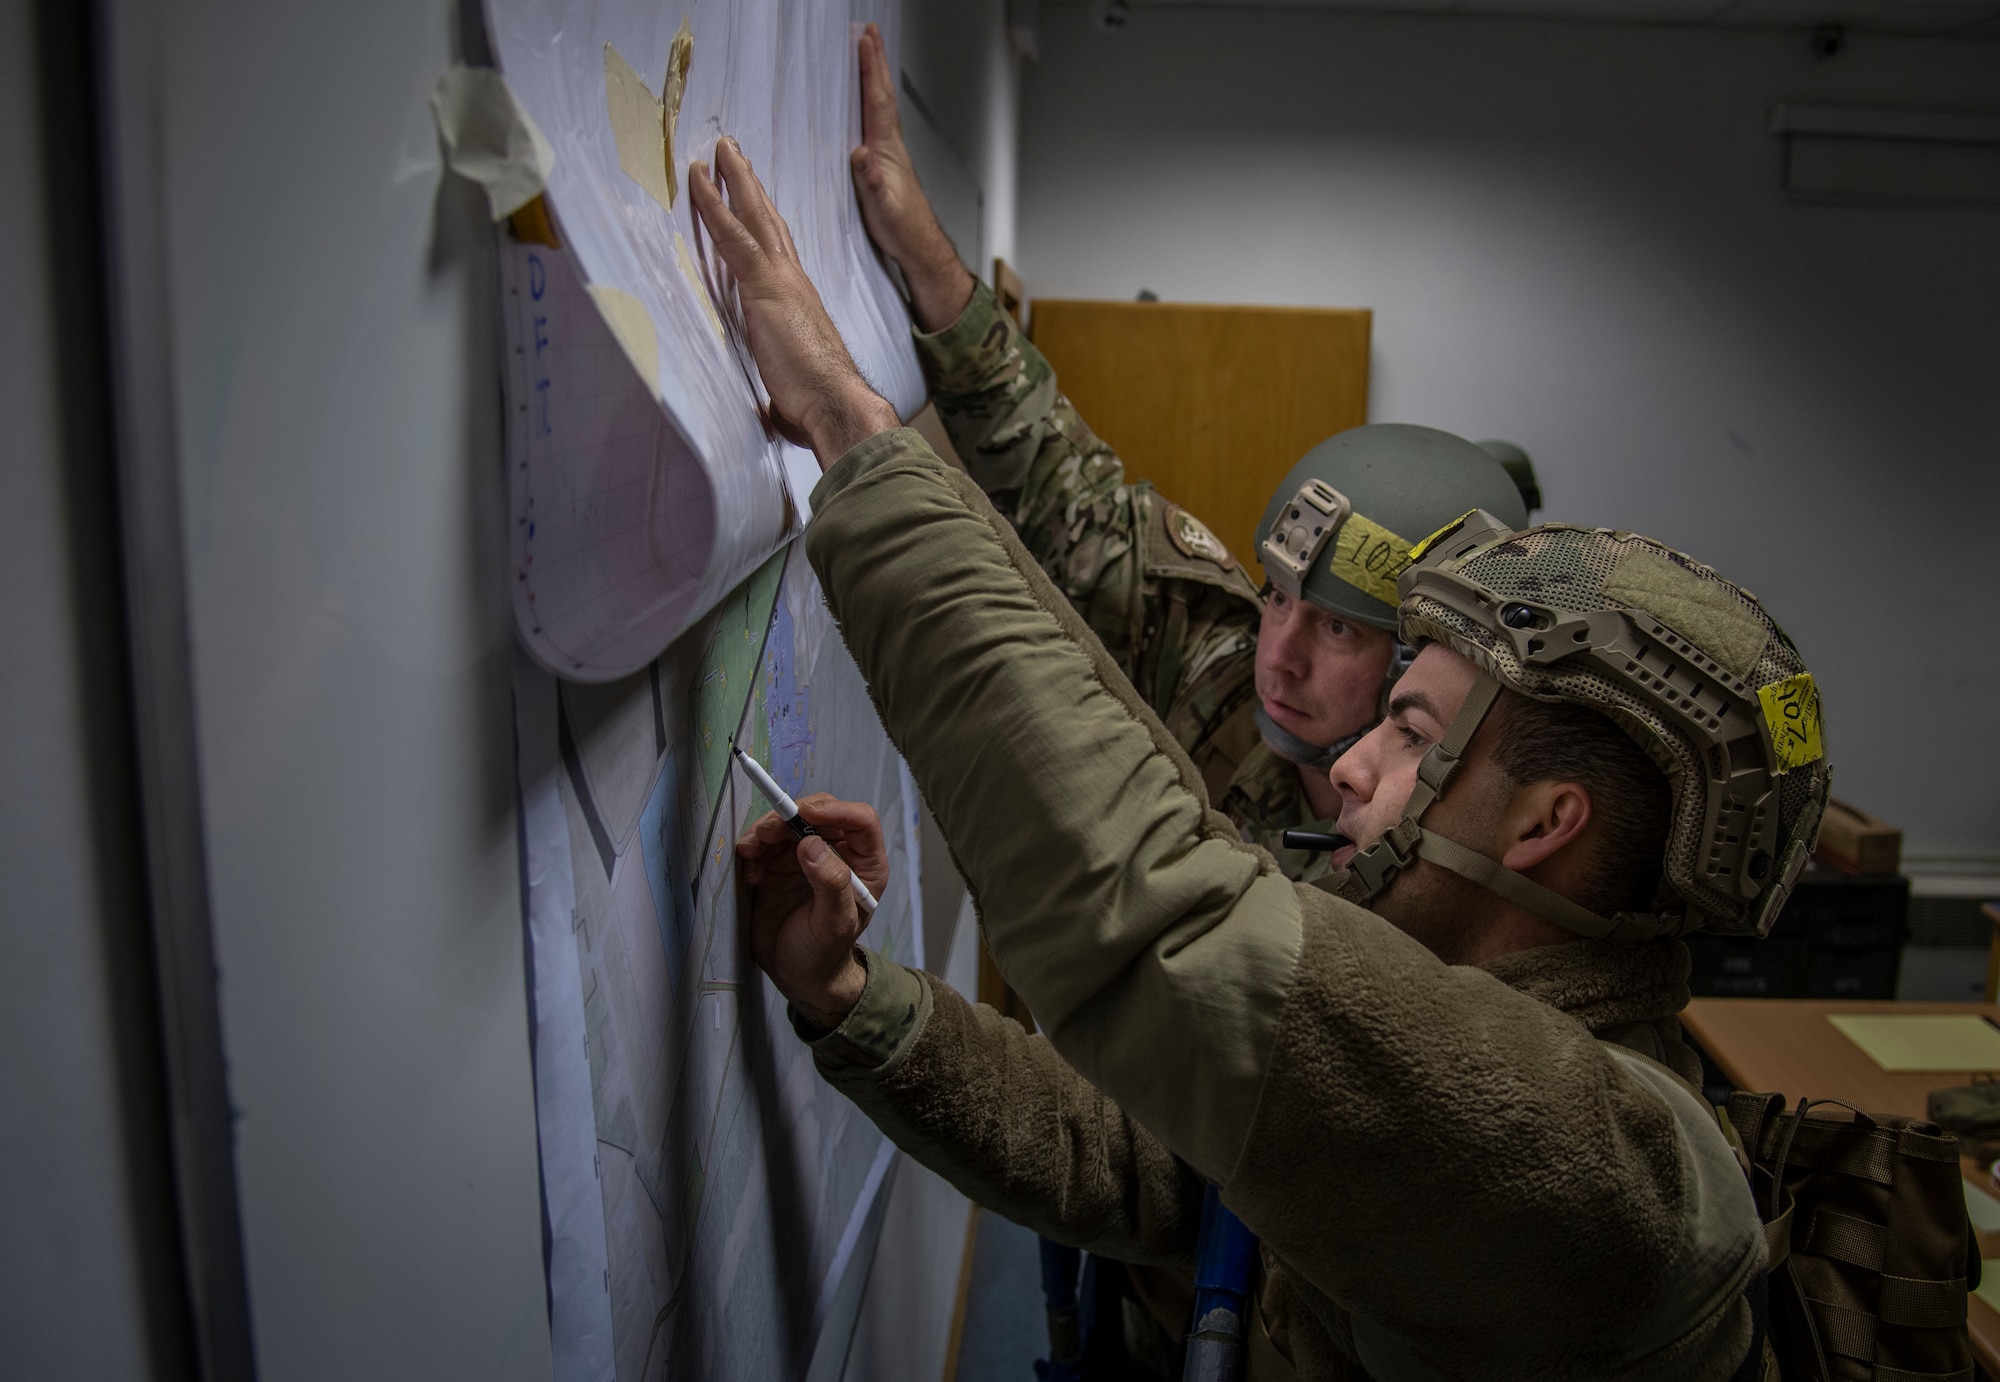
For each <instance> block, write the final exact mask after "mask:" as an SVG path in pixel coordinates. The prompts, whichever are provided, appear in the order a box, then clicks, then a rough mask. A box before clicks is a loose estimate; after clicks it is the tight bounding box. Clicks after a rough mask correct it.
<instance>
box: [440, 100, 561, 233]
mask: <svg viewBox="0 0 2000 1382" xmlns="http://www.w3.org/2000/svg"><path fill="white" fill-rule="evenodd" d="M431 118H432V119H434V120H436V121H437V127H438V138H440V139H441V140H443V141H444V158H445V162H446V164H448V165H449V166H450V168H451V170H452V171H453V172H454V173H457V174H458V175H459V176H460V177H462V178H465V179H467V180H468V181H471V182H476V183H478V184H479V185H480V186H481V187H482V188H484V189H485V191H486V207H487V210H488V212H490V213H491V215H492V217H493V219H494V220H496V221H501V220H505V219H506V218H507V217H508V216H510V215H512V214H513V213H514V212H516V211H519V210H520V209H521V208H522V207H524V206H526V205H527V204H528V203H529V202H531V201H533V200H534V199H535V198H536V197H539V196H540V195H541V194H542V189H543V188H545V187H547V186H548V181H549V170H550V169H551V168H553V167H555V164H556V152H555V150H554V149H553V148H551V147H550V146H549V141H548V140H547V139H546V138H544V137H543V135H542V132H541V130H540V129H539V128H538V127H537V126H536V125H535V121H534V118H533V117H532V116H530V115H529V114H528V112H527V110H526V108H524V107H523V106H522V105H521V103H520V102H519V101H517V100H515V99H514V93H513V92H512V91H511V90H509V89H508V87H507V82H506V79H505V78H503V77H502V76H501V75H500V74H499V73H498V72H496V71H494V70H493V69H492V68H490V67H449V68H446V69H445V74H444V75H443V76H442V77H439V78H438V84H437V86H436V87H435V88H434V89H433V90H432V91H431Z"/></svg>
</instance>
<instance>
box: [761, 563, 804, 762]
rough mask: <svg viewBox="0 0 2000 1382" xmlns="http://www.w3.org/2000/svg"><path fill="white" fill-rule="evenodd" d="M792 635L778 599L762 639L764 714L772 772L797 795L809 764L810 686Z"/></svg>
mask: <svg viewBox="0 0 2000 1382" xmlns="http://www.w3.org/2000/svg"><path fill="white" fill-rule="evenodd" d="M792 637H793V629H792V612H791V610H790V609H788V608H786V605H785V602H784V601H783V600H782V599H781V600H779V601H778V604H777V607H776V608H775V609H773V610H772V611H771V636H770V637H769V638H768V639H767V640H765V643H764V714H765V717H766V718H767V719H768V720H769V722H770V735H771V737H770V744H771V748H770V754H771V759H770V764H769V766H770V769H771V776H772V777H774V778H776V779H777V781H778V785H779V786H780V787H783V788H784V789H785V790H786V791H787V792H790V793H792V794H793V795H794V796H796V795H798V794H800V793H802V792H804V791H805V786H806V774H807V773H808V771H810V769H811V767H812V750H813V729H812V705H811V699H810V697H811V692H812V688H811V687H810V686H801V685H800V684H799V678H798V672H797V669H796V665H795V661H794V654H793V650H792Z"/></svg>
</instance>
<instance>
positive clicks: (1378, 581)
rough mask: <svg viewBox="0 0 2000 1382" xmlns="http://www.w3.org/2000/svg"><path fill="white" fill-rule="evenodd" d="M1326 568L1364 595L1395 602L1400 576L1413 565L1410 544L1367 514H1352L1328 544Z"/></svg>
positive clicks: (1382, 600) (1387, 603) (1389, 603)
mask: <svg viewBox="0 0 2000 1382" xmlns="http://www.w3.org/2000/svg"><path fill="white" fill-rule="evenodd" d="M1326 546H1327V555H1326V558H1325V561H1326V568H1325V569H1326V570H1327V571H1328V572H1330V573H1331V574H1332V575H1334V576H1336V577H1338V578H1339V579H1341V580H1343V581H1346V582H1347V583H1348V584H1349V585H1351V586H1353V587H1354V588H1355V589H1356V590H1359V591H1361V592H1362V593H1363V594H1367V595H1373V596H1374V597H1375V598H1376V599H1378V600H1380V601H1381V602H1382V603H1383V604H1385V605H1394V604H1395V603H1396V602H1397V600H1398V598H1399V597H1398V596H1397V594H1396V578H1397V577H1398V576H1400V575H1402V574H1403V572H1404V571H1405V570H1407V569H1408V568H1409V565H1410V544H1409V540H1408V539H1406V538H1402V537H1398V536H1397V535H1396V534H1394V533H1392V532H1390V531H1389V530H1388V529H1387V528H1385V527H1383V526H1382V525H1381V524H1380V523H1377V522H1376V521H1375V520H1374V519H1372V518H1370V517H1368V515H1366V514H1361V513H1351V514H1349V515H1348V516H1347V521H1346V522H1345V523H1343V524H1341V525H1340V531H1339V532H1337V533H1335V534H1334V535H1333V539H1332V540H1331V541H1330V542H1328V543H1327V545H1326Z"/></svg>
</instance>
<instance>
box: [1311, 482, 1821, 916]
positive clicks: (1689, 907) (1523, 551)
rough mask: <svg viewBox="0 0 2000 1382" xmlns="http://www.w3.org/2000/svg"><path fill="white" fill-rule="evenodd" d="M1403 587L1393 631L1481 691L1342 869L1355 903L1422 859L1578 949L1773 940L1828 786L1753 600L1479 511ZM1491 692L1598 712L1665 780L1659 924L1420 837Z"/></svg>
mask: <svg viewBox="0 0 2000 1382" xmlns="http://www.w3.org/2000/svg"><path fill="white" fill-rule="evenodd" d="M1411 555H1412V561H1411V565H1410V567H1409V569H1408V570H1406V571H1405V572H1404V573H1403V576H1402V578H1401V580H1400V581H1399V582H1398V588H1399V592H1400V594H1401V595H1402V606H1401V610H1400V614H1401V631H1402V636H1403V638H1404V640H1405V641H1406V642H1409V643H1411V644H1417V643H1423V642H1431V641H1436V642H1440V643H1443V644H1445V645H1446V646H1448V647H1450V648H1452V649H1453V650H1454V651H1456V652H1459V653H1462V654H1463V655H1464V656H1466V657H1467V658H1469V659H1471V661H1472V662H1473V664H1474V665H1475V666H1477V667H1478V668H1479V669H1480V673H1481V675H1480V677H1479V680H1478V682H1476V683H1475V685H1474V687H1473V689H1472V691H1471V692H1470V693H1469V694H1468V695H1467V697H1466V700H1465V705H1464V707H1463V708H1462V709H1461V710H1460V711H1459V712H1458V715H1457V716H1456V717H1455V718H1454V719H1453V721H1452V724H1451V727H1450V729H1449V730H1448V732H1447V733H1446V735H1445V737H1444V740H1443V741H1442V742H1440V743H1438V744H1435V745H1433V746H1432V747H1431V749H1430V751H1429V752H1428V753H1427V754H1425V756H1424V759H1423V762H1422V763H1421V764H1420V765H1419V767H1418V769H1417V786H1416V788H1415V789H1414V791H1413V792H1412V793H1411V796H1410V801H1409V805H1408V806H1407V807H1405V808H1404V815H1403V819H1402V820H1401V821H1400V822H1399V823H1398V824H1397V825H1396V827H1395V828H1394V829H1393V830H1391V831H1390V832H1389V833H1388V834H1387V835H1386V836H1384V838H1383V839H1382V840H1380V841H1378V842H1377V843H1376V844H1374V845H1372V846H1370V847H1369V848H1368V849H1366V850H1363V851H1361V852H1360V853H1359V854H1358V855H1356V856H1355V858H1354V860H1353V861H1352V862H1351V863H1350V864H1349V865H1348V876H1347V878H1346V879H1345V880H1344V881H1343V883H1342V885H1341V887H1340V892H1341V895H1342V896H1345V897H1348V898H1350V899H1351V900H1354V901H1357V902H1365V901H1366V900H1368V899H1369V898H1372V897H1374V896H1376V895H1377V894H1379V893H1381V892H1382V891H1383V890H1384V889H1385V888H1387V887H1388V886H1389V884H1390V882H1391V881H1392V880H1393V879H1394V878H1395V876H1396V874H1397V873H1398V872H1399V871H1400V870H1401V869H1403V868H1406V867H1408V866H1409V864H1410V863H1411V862H1412V861H1413V860H1414V859H1417V858H1420V857H1421V858H1424V859H1428V860H1430V861H1431V862H1432V863H1435V864H1437V865H1439V866H1440V867H1443V868H1447V869H1450V870H1451V871H1452V872H1454V873H1457V874H1460V875H1462V876H1464V877H1467V878H1470V879H1471V880H1472V881H1473V882H1475V883H1478V884H1480V885H1481V886H1482V887H1485V888H1487V889H1489V890H1491V891H1492V892H1495V893H1497V894H1499V895H1500V896H1502V897H1504V898H1506V899H1508V900H1509V901H1511V902H1514V903H1516V904H1517V905H1519V906H1521V907H1523V908H1525V909H1527V910H1528V911H1530V912H1533V913H1535V914H1536V915H1538V916H1540V917H1542V918H1544V919H1545V920H1548V921H1551V922H1554V923H1555V924H1557V925H1559V926H1562V927H1565V928H1567V929H1569V930H1571V931H1575V932H1577V933H1579V934H1581V935H1585V936H1594V937H1609V938H1612V939H1620V940H1625V939H1629V940H1643V939H1646V938H1649V937H1652V936H1657V935H1682V934H1685V933H1687V932H1690V931H1695V930H1701V929H1707V930H1710V931H1715V932H1720V933H1722V934H1725V935H1747V936H1763V935H1767V934H1769V932H1770V929H1771V926H1772V923H1774V922H1775V921H1776V920H1777V918H1778V912H1779V910H1780V909H1781V908H1782V907H1783V906H1784V903H1785V898H1786V896H1787V895H1788V894H1789V893H1790V891H1791V889H1792V885H1793V883H1794V882H1796V881H1797V879H1798V875H1799V870H1800V869H1801V868H1802V867H1804V865H1805V862H1806V856H1807V855H1808V854H1809V853H1810V852H1811V849H1812V841H1813V837H1814V836H1815V835H1816V834H1817V833H1818V832H1819V821H1820V815H1821V813H1822V812H1823V811H1824V810H1825V808H1826V800H1827V790H1828V786H1829V783H1830V779H1831V770H1830V768H1829V766H1828V763H1827V759H1826V750H1825V731H1824V730H1823V729H1822V727H1821V725H1820V714H1819V692H1818V691H1817V689H1816V688H1815V687H1814V685H1813V679H1812V674H1811V673H1810V672H1808V671H1807V670H1806V667H1805V663H1804V662H1803V661H1802V660H1801V659H1800V657H1799V652H1798V649H1797V648H1795V647H1793V646H1792V641H1791V639H1789V638H1787V637H1786V636H1785V631H1784V630H1783V629H1781V628H1779V627H1778V626H1777V624H1776V623H1775V622H1774V621H1773V620H1772V619H1771V617H1770V615H1768V614H1766V613H1765V612H1764V609H1763V606H1761V605H1760V604H1758V603H1757V600H1756V597H1754V596H1752V595H1751V594H1750V593H1749V592H1748V591H1746V590H1743V589H1741V588H1740V587H1738V586H1735V585H1732V584H1730V583H1729V582H1728V581H1726V580H1724V579H1723V578H1722V577H1721V576H1719V575H1717V574H1716V573H1715V572H1714V571H1713V570H1711V569H1710V568H1708V567H1706V566H1703V565H1701V564H1700V563H1699V562H1696V561H1694V560H1692V559H1691V558H1689V557H1686V556H1683V555H1682V554H1681V553H1679V552H1675V551H1673V550H1671V549H1669V548H1667V547H1663V546H1661V545H1660V544H1659V543H1657V542H1654V541H1653V540H1651V539H1650V538H1644V537H1640V536H1638V535H1637V534H1634V533H1626V532H1613V531H1611V530H1610V529H1607V528H1574V527H1570V526H1568V525H1567V524H1561V523H1548V524H1544V525H1542V526H1541V527H1538V528H1531V529H1528V530H1527V531H1525V532H1518V533H1517V532H1514V531H1512V530H1510V529H1509V528H1508V527H1507V526H1506V525H1505V524H1503V523H1501V522H1500V521H1499V520H1498V519H1495V518H1494V517H1493V516H1492V515H1491V514H1488V513H1484V512H1478V511H1475V512H1473V513H1470V514H1467V515H1466V516H1465V517H1464V518H1462V519H1460V520H1458V521H1457V522H1456V523H1453V524H1449V525H1447V526H1446V527H1445V528H1444V529H1442V530H1441V531H1439V532H1438V533H1436V534H1433V535H1432V536H1431V537H1429V538H1427V539H1425V540H1424V541H1423V542H1421V543H1419V544H1418V545H1417V547H1416V548H1415V550H1414V551H1413V552H1412V554H1411ZM1502 686H1505V687H1507V688H1508V689H1510V690H1513V691H1518V692H1520V693H1521V694H1522V695H1524V696H1530V697H1533V698H1534V699H1536V700H1542V701H1569V702H1573V703H1575V704H1577V705H1587V706H1590V707H1591V708H1593V709H1595V710H1599V711H1602V712H1603V713H1604V714H1605V715H1607V716H1609V717H1610V718H1611V719H1612V721H1614V722H1615V723H1616V724H1617V725H1618V726H1619V727H1620V728H1621V729H1623V730H1624V731H1625V732H1626V734H1628V735H1630V736H1631V737H1632V740H1633V741H1634V742H1635V743H1637V744H1638V745H1639V747H1640V748H1641V749H1642V750H1644V751H1645V753H1646V756H1647V757H1648V758H1650V759H1651V760H1652V761H1653V762H1654V763H1656V764H1658V765H1659V767H1660V769H1661V770H1662V771H1663V772H1664V773H1665V774H1666V775H1667V781H1668V784H1669V786H1670V788H1671V789H1672V793H1673V814H1672V822H1671V825H1670V826H1669V829H1668V835H1667V852H1666V858H1665V860H1664V861H1663V864H1664V875H1665V882H1664V884H1663V886H1662V889H1661V893H1660V896H1659V898H1658V899H1657V902H1656V906H1655V910H1653V911H1652V912H1649V913H1645V914H1634V913H1629V912H1628V913H1620V914H1619V915H1618V916H1616V917H1602V916H1598V915H1596V914H1595V913H1593V912H1590V911H1588V910H1587V909H1585V908H1583V907H1581V906H1579V905H1578V904H1576V903H1574V902H1572V901H1570V900H1569V899H1568V898H1565V897H1562V896H1561V895H1560V894H1557V893H1555V892H1552V891H1550V890H1549V889H1547V888H1544V887H1543V886H1541V885H1540V884H1539V883H1536V882H1535V881H1534V880H1532V879H1530V878H1527V877H1526V876H1524V875H1522V874H1520V873H1516V872H1515V871H1514V870H1512V869H1508V868H1504V867H1502V866H1501V865H1500V864H1498V863H1496V862H1494V861H1493V860H1492V859H1489V858H1487V857H1486V856H1484V855H1482V854H1479V853H1477V852H1475V851H1473V850H1470V849H1466V848H1465V847H1463V846H1461V845H1458V844H1456V843H1454V842H1453V841H1451V840H1447V839H1444V838H1443V837H1442V836H1440V835H1437V834H1435V833H1433V832H1431V831H1428V830H1425V829H1424V828H1423V827H1422V826H1421V825H1420V824H1419V823H1418V822H1419V819H1420V818H1421V817H1422V815H1423V813H1424V811H1425V810H1426V809H1427V808H1428V807H1429V806H1430V804H1431V803H1432V802H1433V801H1435V800H1436V799H1437V798H1438V797H1439V796H1440V795H1442V794H1443V792H1444V790H1445V787H1446V785H1447V784H1448V783H1449V782H1450V780H1451V775H1452V773H1453V771H1454V770H1455V769H1456V768H1457V766H1458V760H1459V755H1460V754H1462V753H1463V752H1464V750H1465V746H1466V744H1468V743H1469V742H1471V739H1472V735H1473V732H1474V731H1475V730H1477V729H1478V728H1479V724H1480V721H1481V720H1483V719H1484V718H1485V716H1486V712H1487V711H1488V710H1489V709H1490V708H1491V707H1492V705H1493V702H1494V700H1495V699H1496V698H1497V697H1498V695H1499V693H1500V689H1501V687H1502Z"/></svg>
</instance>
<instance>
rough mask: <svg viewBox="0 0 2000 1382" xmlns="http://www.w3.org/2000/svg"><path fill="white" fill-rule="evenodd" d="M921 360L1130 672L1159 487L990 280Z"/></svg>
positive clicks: (979, 476)
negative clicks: (1092, 420)
mask: <svg viewBox="0 0 2000 1382" xmlns="http://www.w3.org/2000/svg"><path fill="white" fill-rule="evenodd" d="M917 358H918V360H920V361H921V362H922V364H923V368H924V378H925V380H926V381H927V382H928V383H929V385H930V389H931V399H932V401H933V402H935V403H936V404H937V410H938V417H939V418H940V419H941V420H942V421H943V423H944V426H945V431H946V432H947V433H948V434H949V435H950V437H951V444H952V446H953V447H954V448H956V449H957V451H958V454H959V458H960V459H961V460H963V461H964V462H965V466H966V469H967V470H968V471H969V472H970V473H971V475H972V478H973V479H974V480H975V481H977V482H978V484H979V487H980V488H981V489H983V490H985V491H986V493H987V495H988V496H989V497H991V498H992V500H993V504H994V507H995V508H997V509H999V510H1000V512H1001V514H1002V515H1004V516H1005V517H1006V519H1007V521H1008V522H1010V523H1012V524H1013V525H1014V530H1015V531H1016V532H1017V533H1019V534H1020V535H1021V541H1022V542H1023V543H1024V544H1025V545H1026V546H1027V548H1028V551H1029V552H1031V553H1032V554H1033V555H1034V558H1035V560H1036V561H1037V562H1038V563H1040V565H1041V567H1042V569H1043V570H1044V571H1046V572H1047V573H1048V575H1049V579H1050V580H1052V581H1054V582H1055V584H1056V588H1057V589H1058V590H1060V591H1062V593H1063V594H1064V595H1065V596H1066V597H1067V598H1068V599H1069V602H1070V603H1071V604H1072V605H1074V606H1075V607H1076V609H1077V612H1078V613H1080V614H1081V615H1083V618H1084V622H1085V623H1087V624H1089V625H1090V629H1091V632H1093V633H1095V634H1096V635H1097V636H1098V637H1099V638H1100V639H1102V640H1103V642H1104V646H1105V647H1106V648H1107V649H1109V650H1110V652H1111V655H1112V657H1113V658H1114V659H1116V661H1117V662H1118V665H1119V668H1120V670H1122V671H1123V672H1125V674H1126V675H1127V676H1131V675H1132V674H1133V672H1134V671H1135V668H1136V664H1137V662H1138V660H1139V657H1140V654H1141V652H1142V651H1143V649H1142V642H1143V638H1144V629H1145V626H1146V624H1147V618H1146V615H1147V610H1146V596H1145V575H1146V570H1145V564H1146V551H1145V547H1146V541H1145V533H1146V524H1147V519H1148V515H1149V508H1150V505H1151V504H1152V502H1153V493H1152V486H1150V485H1147V484H1145V483H1143V482H1141V483H1139V484H1127V483H1126V481H1125V466H1124V463H1123V462H1121V461H1120V460H1119V459H1118V456H1117V453H1115V452H1114V451H1112V449H1111V448H1110V447H1108V446H1106V445H1105V444H1104V442H1103V441H1102V440H1100V439H1099V438H1098V436H1097V435H1096V434H1095V433H1094V432H1092V431H1091V430H1090V428H1089V427H1087V426H1085V425H1084V421H1083V419H1082V418H1081V417H1079V416H1078V415H1077V411H1076V409H1075V408H1074V407H1072V406H1071V404H1070V401H1069V400H1068V399H1067V398H1065V397H1063V396H1062V394H1061V393H1059V392H1058V391H1057V389H1056V376H1055V371H1054V370H1053V369H1051V368H1050V367H1049V362H1048V360H1047V359H1045V358H1044V357H1043V355H1042V353H1041V352H1040V351H1039V350H1036V349H1035V347H1034V345H1033V344H1032V343H1031V342H1030V341H1029V340H1028V338H1027V337H1026V336H1024V335H1022V334H1021V329H1020V328H1019V327H1018V326H1016V325H1015V324H1014V319H1013V318H1012V317H1010V316H1008V315H1007V314H1006V312H1004V311H1002V310H1001V308H1000V305H999V304H998V303H997V302H995V301H994V299H993V293H992V290H991V289H989V288H987V287H986V286H985V285H984V284H981V285H979V286H978V287H976V288H975V289H974V290H973V294H972V301H971V302H969V303H967V304H966V308H965V311H964V312H962V313H960V314H959V318H958V320H957V321H955V322H953V323H952V324H951V325H950V326H948V327H946V328H945V329H944V330H942V331H939V332H936V333H935V334H932V335H924V334H922V333H919V334H918V336H917Z"/></svg>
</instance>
